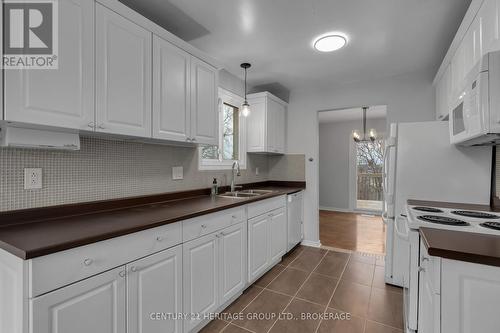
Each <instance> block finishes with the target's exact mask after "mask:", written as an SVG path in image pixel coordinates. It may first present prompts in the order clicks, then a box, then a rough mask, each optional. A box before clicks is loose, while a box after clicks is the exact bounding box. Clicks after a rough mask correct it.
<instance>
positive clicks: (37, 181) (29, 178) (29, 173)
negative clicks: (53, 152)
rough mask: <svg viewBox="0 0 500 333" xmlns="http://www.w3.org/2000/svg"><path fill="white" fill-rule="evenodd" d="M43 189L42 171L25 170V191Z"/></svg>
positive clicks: (35, 169)
mask: <svg viewBox="0 0 500 333" xmlns="http://www.w3.org/2000/svg"><path fill="white" fill-rule="evenodd" d="M41 188H42V169H41V168H24V189H25V190H37V189H41Z"/></svg>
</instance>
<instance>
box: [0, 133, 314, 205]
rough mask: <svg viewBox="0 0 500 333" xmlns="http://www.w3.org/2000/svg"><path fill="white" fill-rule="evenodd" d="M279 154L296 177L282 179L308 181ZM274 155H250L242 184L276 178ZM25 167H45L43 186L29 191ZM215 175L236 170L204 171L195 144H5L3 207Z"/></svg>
mask: <svg viewBox="0 0 500 333" xmlns="http://www.w3.org/2000/svg"><path fill="white" fill-rule="evenodd" d="M285 156H286V155H285ZM290 156H292V157H289V158H290V159H291V160H293V162H292V163H293V165H301V162H300V161H304V155H290ZM273 158H274V159H277V160H276V161H275V162H274V163H273V166H276V165H277V166H276V167H277V168H284V169H283V170H282V171H280V170H274V171H273V174H276V175H285V176H284V177H288V175H291V176H290V177H293V179H292V178H289V179H276V180H304V174H303V173H302V171H301V170H300V169H302V168H303V167H301V166H299V167H298V169H299V170H298V171H290V170H287V168H286V165H287V163H283V162H280V159H282V158H286V157H273ZM269 159H270V157H268V156H265V155H252V154H249V155H248V157H247V169H246V170H241V176H240V177H237V183H248V182H257V181H265V180H268V179H270V178H269V175H270V169H269V168H270V163H269ZM297 161H298V162H297ZM302 164H304V162H302ZM173 166H183V168H184V179H183V180H172V167H173ZM257 167H258V168H259V174H258V175H256V173H255V170H256V168H257ZM24 168H42V169H43V188H42V189H40V190H24V188H23V184H24V183H23V182H24ZM293 168H294V169H296V167H293ZM301 173H302V175H301ZM214 177H216V178H217V179H218V180H219V184H220V185H227V184H229V182H230V181H231V171H230V170H224V171H199V170H198V151H197V149H195V148H186V147H173V146H163V145H154V144H145V143H137V142H129V141H114V140H107V139H101V138H94V137H82V138H81V150H80V151H74V152H73V151H51V150H37V149H12V148H0V211H8V210H14V209H24V208H33V207H42V206H52V205H60V204H66V203H75V202H85V201H94V200H105V199H113V198H121V197H130V196H137V195H147V194H155V193H164V192H173V191H180V190H189V189H197V188H206V187H209V186H210V185H211V184H212V179H213V178H214Z"/></svg>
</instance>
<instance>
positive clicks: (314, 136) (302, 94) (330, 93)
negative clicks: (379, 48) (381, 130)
mask: <svg viewBox="0 0 500 333" xmlns="http://www.w3.org/2000/svg"><path fill="white" fill-rule="evenodd" d="M431 80H432V75H431V73H424V72H422V73H411V74H404V75H398V76H394V77H387V78H384V79H378V80H374V81H364V82H357V83H349V84H345V85H342V86H336V87H311V89H308V90H307V91H305V90H303V91H292V92H291V94H290V105H289V107H288V118H287V119H288V120H287V121H288V128H287V129H288V131H287V133H288V134H287V149H288V153H290V154H305V155H306V182H307V191H306V193H305V198H304V202H305V206H304V209H305V210H304V214H305V215H304V238H305V240H306V242H305V243H309V244H319V216H318V215H319V214H318V209H319V187H318V183H319V171H318V170H319V168H318V155H319V145H318V141H319V135H318V114H317V111H318V110H326V109H333V108H336V109H340V108H348V107H354V106H362V105H387V120H388V122H389V123H390V122H405V121H426V120H433V119H434V118H435V107H434V104H435V95H434V89H433V87H432V84H431ZM309 159H312V161H309Z"/></svg>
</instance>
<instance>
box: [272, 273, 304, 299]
mask: <svg viewBox="0 0 500 333" xmlns="http://www.w3.org/2000/svg"><path fill="white" fill-rule="evenodd" d="M308 275H309V273H307V272H304V271H301V270H298V269H293V268H290V267H288V268H286V269H285V270H284V271H283V272H281V274H280V275H279V276H278V277H277V278H276V279H275V280H274V281H273V282H271V283H270V284H269V285H268V286H267V287H266V288H267V289H271V290H274V291H278V292H280V293H283V294H287V295H290V296H294V295H295V293H296V292H297V291H298V290H299V288H300V286H301V285H302V283H304V281H305V280H306V279H307V276H308Z"/></svg>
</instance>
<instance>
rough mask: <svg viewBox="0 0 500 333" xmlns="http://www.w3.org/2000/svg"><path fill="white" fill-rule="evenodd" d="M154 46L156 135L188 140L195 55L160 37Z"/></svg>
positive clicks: (156, 39) (154, 117) (154, 125)
mask: <svg viewBox="0 0 500 333" xmlns="http://www.w3.org/2000/svg"><path fill="white" fill-rule="evenodd" d="M153 48H154V50H153V76H154V77H153V80H154V81H153V137H154V138H158V139H167V140H174V141H187V139H188V137H189V132H190V123H191V119H190V117H191V113H190V96H191V95H190V92H191V87H190V79H191V77H190V68H191V55H190V54H189V53H187V52H185V51H183V50H181V49H179V48H178V47H176V46H174V45H172V44H170V43H169V42H167V41H164V40H162V39H161V38H159V37H158V36H154V37H153Z"/></svg>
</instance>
